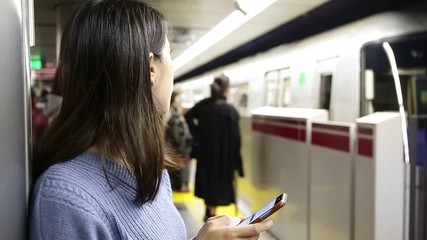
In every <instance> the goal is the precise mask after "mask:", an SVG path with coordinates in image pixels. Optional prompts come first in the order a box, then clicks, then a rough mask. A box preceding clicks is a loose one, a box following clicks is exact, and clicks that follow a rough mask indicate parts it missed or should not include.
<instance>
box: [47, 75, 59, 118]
mask: <svg viewBox="0 0 427 240" xmlns="http://www.w3.org/2000/svg"><path fill="white" fill-rule="evenodd" d="M58 77H59V76H58V74H56V78H58ZM60 94H61V93H60V84H59V81H54V82H53V85H52V91H51V92H50V93H49V94H48V95H47V105H46V110H45V113H46V116H47V117H48V118H49V122H51V121H52V120H53V119H54V118H55V117H56V116H57V115H58V114H59V111H60V110H61V104H62V97H61V95H60Z"/></svg>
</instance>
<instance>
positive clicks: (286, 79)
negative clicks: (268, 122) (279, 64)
mask: <svg viewBox="0 0 427 240" xmlns="http://www.w3.org/2000/svg"><path fill="white" fill-rule="evenodd" d="M279 76H280V83H279V84H280V92H279V93H280V96H279V99H280V100H279V107H287V106H289V104H290V103H291V77H290V71H289V68H283V69H281V70H280V73H279Z"/></svg>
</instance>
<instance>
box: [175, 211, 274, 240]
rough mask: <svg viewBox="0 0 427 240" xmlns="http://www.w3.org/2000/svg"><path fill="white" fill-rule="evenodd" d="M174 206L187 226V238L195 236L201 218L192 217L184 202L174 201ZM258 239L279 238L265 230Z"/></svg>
mask: <svg viewBox="0 0 427 240" xmlns="http://www.w3.org/2000/svg"><path fill="white" fill-rule="evenodd" d="M175 206H176V208H177V209H178V211H179V213H180V214H181V216H182V218H183V219H184V222H185V226H186V228H187V236H188V238H191V237H194V236H196V235H197V233H198V231H199V229H200V228H201V227H202V225H203V222H202V220H201V219H200V220H196V219H194V217H193V216H192V215H191V214H190V212H189V211H188V209H187V207H186V206H185V205H184V204H182V203H175ZM260 240H280V239H279V238H275V237H273V236H272V235H271V234H269V233H268V232H266V233H262V234H261V237H260Z"/></svg>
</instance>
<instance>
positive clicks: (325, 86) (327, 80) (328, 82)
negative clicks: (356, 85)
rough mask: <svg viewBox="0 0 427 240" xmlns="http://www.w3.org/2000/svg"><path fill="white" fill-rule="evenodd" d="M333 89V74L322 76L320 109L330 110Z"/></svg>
mask: <svg viewBox="0 0 427 240" xmlns="http://www.w3.org/2000/svg"><path fill="white" fill-rule="evenodd" d="M331 89H332V74H331V73H327V74H322V75H320V99H319V103H320V106H319V108H321V109H326V110H329V107H330V103H331Z"/></svg>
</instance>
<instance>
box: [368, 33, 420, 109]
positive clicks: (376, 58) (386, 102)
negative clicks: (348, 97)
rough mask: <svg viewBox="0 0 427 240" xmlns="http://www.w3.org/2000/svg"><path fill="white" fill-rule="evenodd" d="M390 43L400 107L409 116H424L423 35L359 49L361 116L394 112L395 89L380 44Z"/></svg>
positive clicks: (395, 105)
mask: <svg viewBox="0 0 427 240" xmlns="http://www.w3.org/2000/svg"><path fill="white" fill-rule="evenodd" d="M384 41H387V42H389V43H390V45H391V47H392V49H393V51H394V55H395V57H396V63H397V67H398V73H399V78H400V86H401V91H402V97H403V105H404V108H405V111H406V113H407V115H408V117H409V116H412V115H420V114H427V45H426V44H425V43H426V42H427V33H421V34H414V35H408V36H401V37H397V38H391V39H383V40H382V41H375V42H372V43H367V44H365V45H364V46H363V48H362V51H361V53H362V72H363V73H364V74H362V75H361V76H362V82H361V89H362V90H363V91H361V96H360V99H361V102H360V110H361V116H364V115H367V114H371V113H373V112H378V111H398V107H399V106H398V103H397V95H396V88H395V85H394V79H393V75H392V72H391V69H390V64H389V62H388V58H387V56H386V54H385V51H384V49H383V47H382V43H383V42H384Z"/></svg>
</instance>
